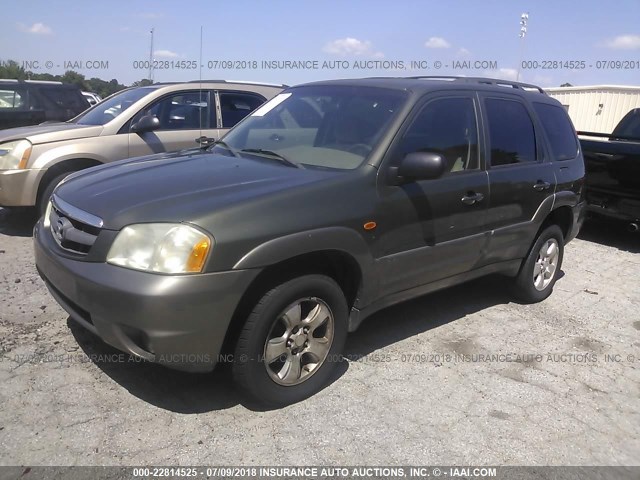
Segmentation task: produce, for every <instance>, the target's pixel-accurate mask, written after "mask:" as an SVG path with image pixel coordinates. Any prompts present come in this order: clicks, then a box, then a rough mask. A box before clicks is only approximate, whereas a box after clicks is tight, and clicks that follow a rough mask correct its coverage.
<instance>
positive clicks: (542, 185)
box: [533, 180, 551, 192]
mask: <svg viewBox="0 0 640 480" xmlns="http://www.w3.org/2000/svg"><path fill="white" fill-rule="evenodd" d="M549 187H551V184H550V183H549V182H543V181H542V180H538V181H537V182H536V184H535V185H534V186H533V188H535V189H536V190H538V191H539V192H541V191H543V190H549Z"/></svg>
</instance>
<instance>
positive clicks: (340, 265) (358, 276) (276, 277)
mask: <svg viewBox="0 0 640 480" xmlns="http://www.w3.org/2000/svg"><path fill="white" fill-rule="evenodd" d="M307 274H323V275H326V276H328V277H330V278H332V279H333V280H334V281H335V282H336V283H337V284H338V286H339V287H340V288H341V290H342V291H343V293H344V294H345V298H346V300H347V306H348V307H349V308H351V307H352V306H353V305H354V304H355V303H356V302H357V300H358V298H359V297H360V295H361V293H362V289H363V278H366V277H364V272H363V270H362V266H361V265H360V264H359V262H358V260H357V259H356V258H355V257H354V256H353V255H351V254H350V253H348V252H346V251H344V250H338V249H324V250H315V251H308V252H305V253H302V254H299V255H295V256H292V257H289V258H286V259H282V260H280V261H278V262H276V263H273V264H271V265H268V266H266V267H264V268H263V269H262V270H261V272H260V273H259V274H258V276H257V277H256V278H255V279H254V280H253V282H252V283H251V284H250V285H249V287H248V288H247V290H246V291H245V293H244V294H243V295H242V298H241V299H240V302H239V303H238V306H237V307H236V310H235V312H234V314H233V316H232V319H231V322H230V323H229V327H228V328H227V333H226V335H225V339H224V342H223V347H222V352H223V353H231V352H233V349H234V346H235V344H236V342H237V339H238V337H239V335H240V332H241V330H242V327H243V325H244V323H245V320H246V318H247V317H248V316H249V314H250V313H251V310H252V309H253V307H254V306H255V304H256V303H257V302H258V301H259V300H260V298H261V297H262V295H264V294H265V293H266V292H267V291H268V290H269V289H271V288H273V287H274V286H275V285H279V284H281V283H284V282H286V281H288V280H291V279H293V278H296V277H299V276H302V275H307Z"/></svg>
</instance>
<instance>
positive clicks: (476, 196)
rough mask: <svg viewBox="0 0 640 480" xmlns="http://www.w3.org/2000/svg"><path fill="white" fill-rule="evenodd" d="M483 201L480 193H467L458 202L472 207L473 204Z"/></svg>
mask: <svg viewBox="0 0 640 480" xmlns="http://www.w3.org/2000/svg"><path fill="white" fill-rule="evenodd" d="M483 199H484V195H483V194H481V193H475V192H467V194H466V195H465V196H464V197H462V198H461V199H460V200H461V201H462V203H464V204H467V205H473V204H474V203H478V202H481V201H482V200H483Z"/></svg>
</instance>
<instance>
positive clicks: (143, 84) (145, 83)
mask: <svg viewBox="0 0 640 480" xmlns="http://www.w3.org/2000/svg"><path fill="white" fill-rule="evenodd" d="M149 85H153V82H152V81H151V80H149V79H148V78H143V79H142V80H138V81H137V82H133V83H132V84H131V86H132V87H148V86H149Z"/></svg>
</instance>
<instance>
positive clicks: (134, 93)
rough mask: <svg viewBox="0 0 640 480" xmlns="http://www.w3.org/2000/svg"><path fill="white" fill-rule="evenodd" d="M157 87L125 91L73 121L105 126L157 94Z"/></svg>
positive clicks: (112, 96) (107, 99)
mask: <svg viewBox="0 0 640 480" xmlns="http://www.w3.org/2000/svg"><path fill="white" fill-rule="evenodd" d="M155 90H156V88H155V87H139V88H131V89H128V90H123V91H121V92H118V93H115V94H114V95H111V96H110V97H108V98H106V99H105V100H104V101H103V102H100V103H98V104H97V105H94V106H93V107H91V108H90V109H89V110H87V111H85V112H84V113H82V114H80V115H78V116H77V117H76V118H74V119H73V120H71V122H73V123H77V124H79V125H104V124H106V123H108V122H110V121H111V120H113V119H114V118H116V117H118V116H119V115H122V113H123V112H124V111H125V110H127V109H128V108H129V107H131V105H133V104H134V103H136V102H137V101H138V100H140V99H141V98H144V97H146V96H147V95H149V94H151V93H153V92H155Z"/></svg>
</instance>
